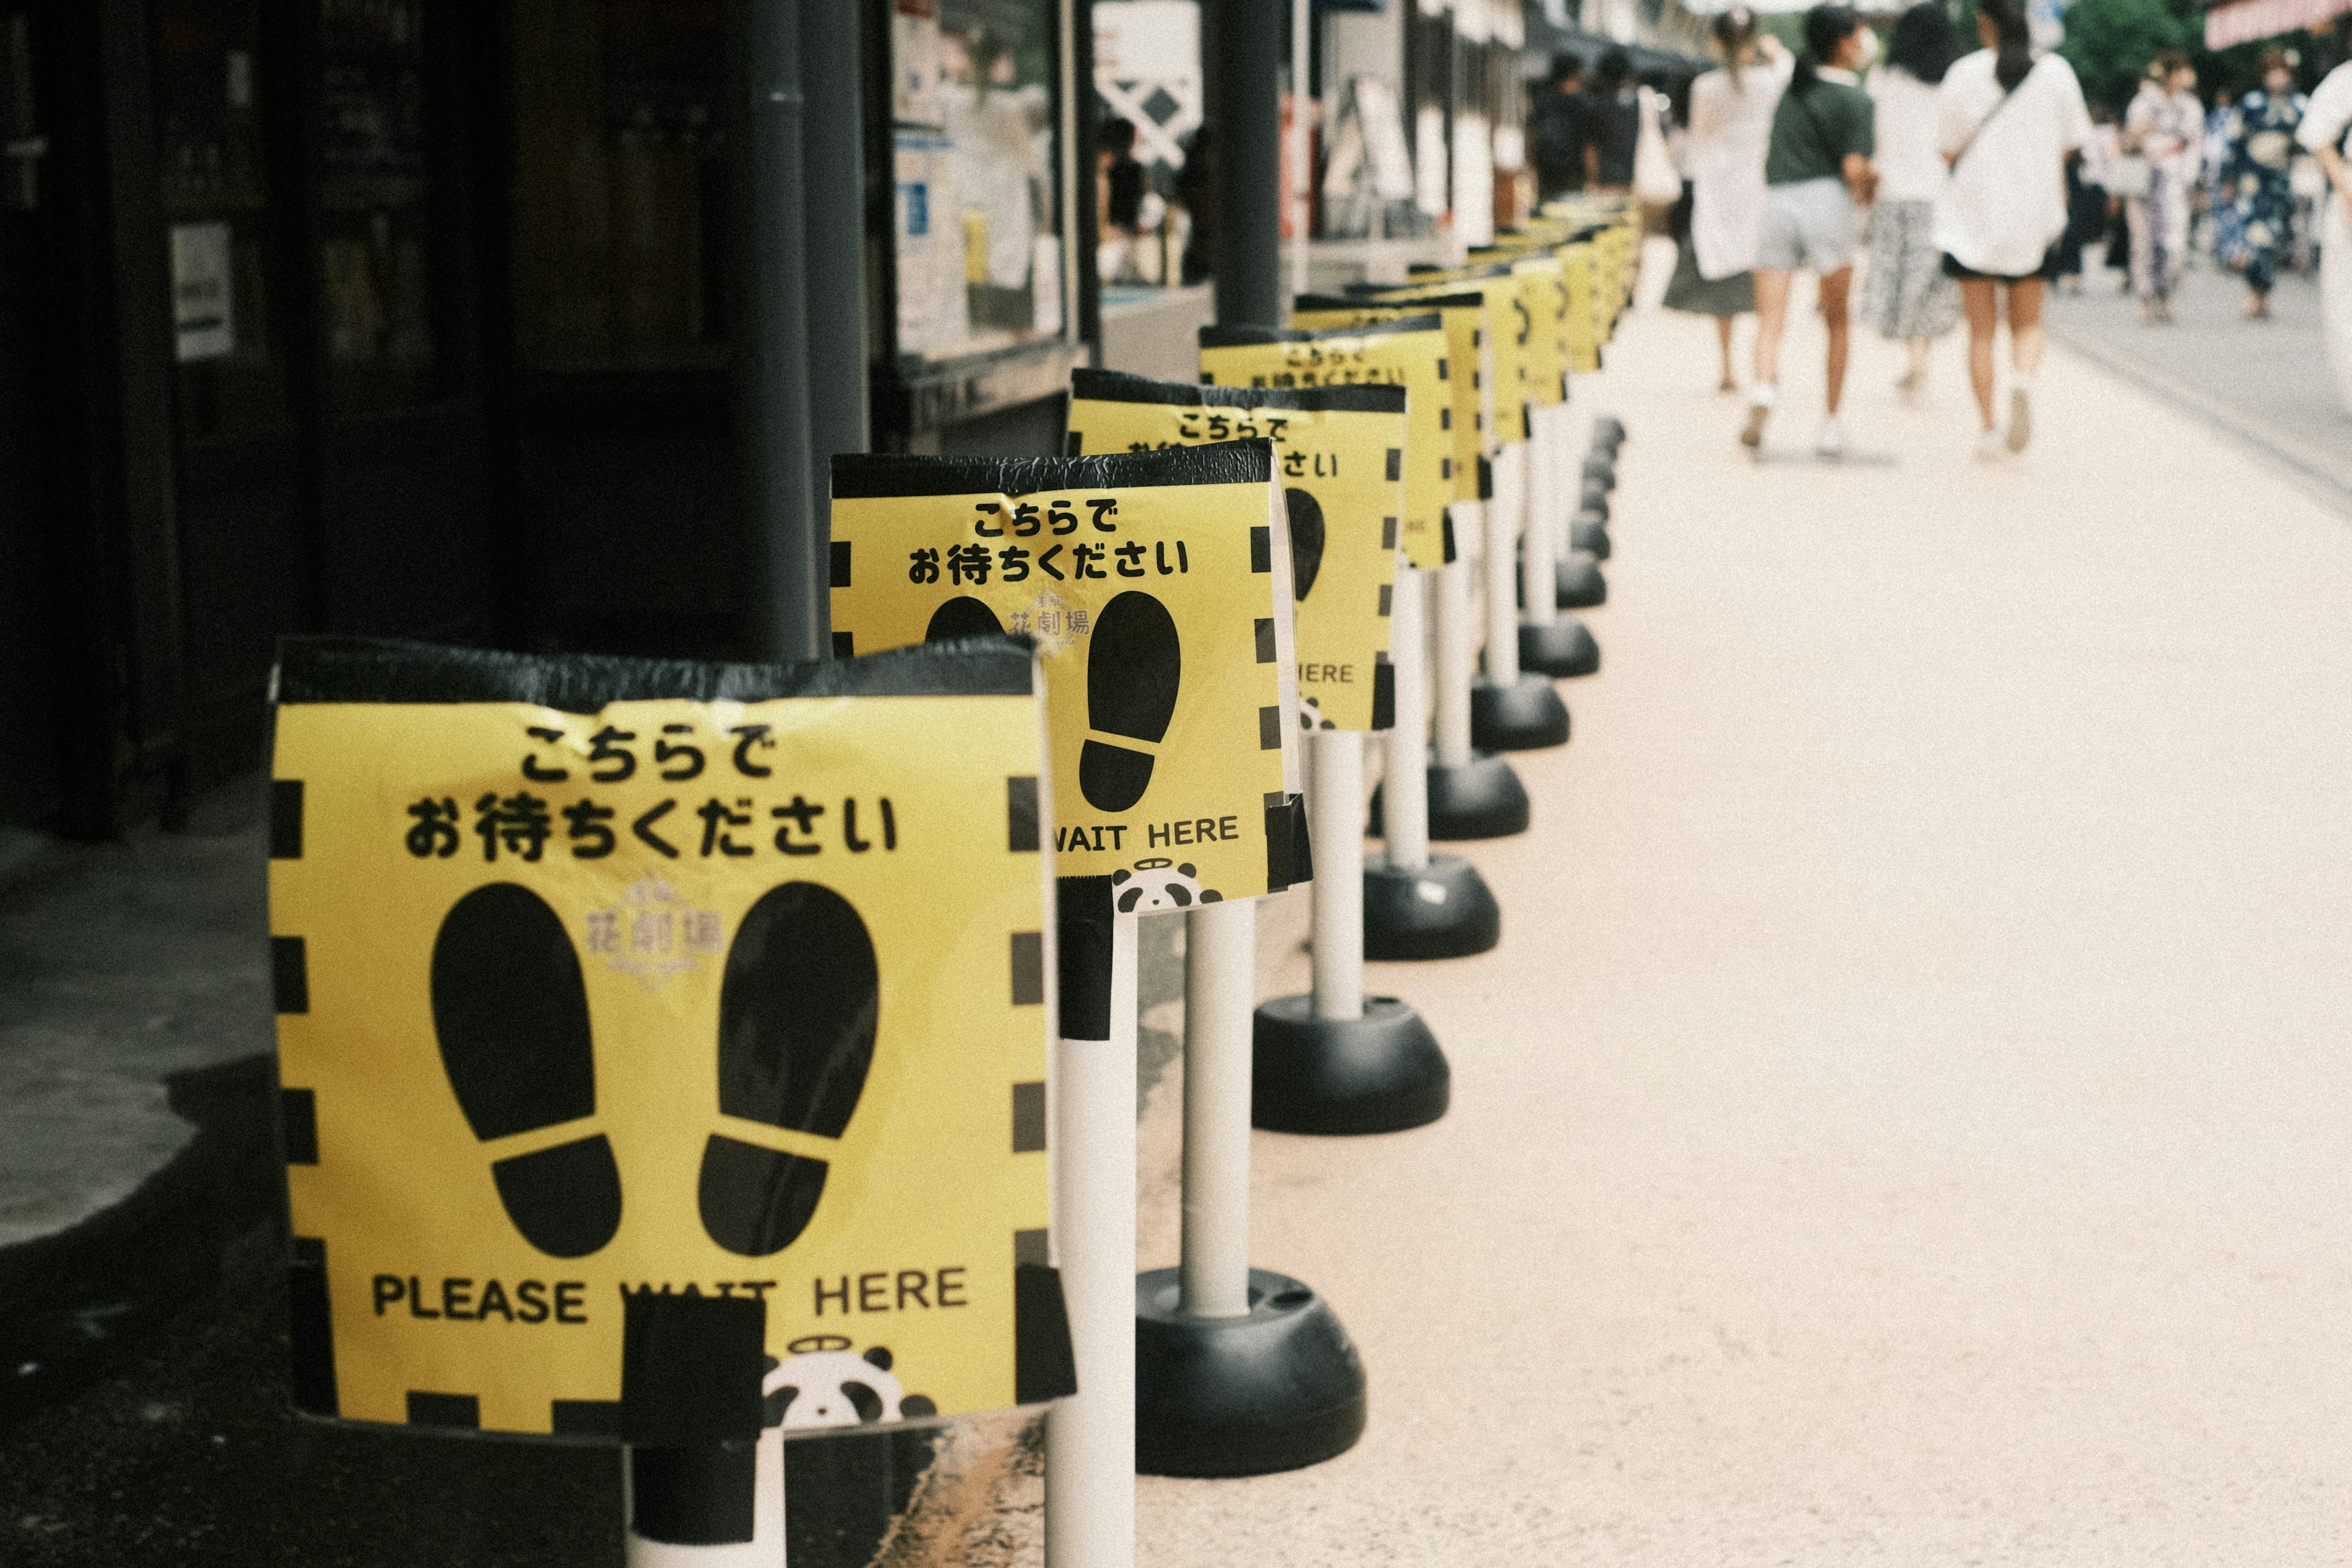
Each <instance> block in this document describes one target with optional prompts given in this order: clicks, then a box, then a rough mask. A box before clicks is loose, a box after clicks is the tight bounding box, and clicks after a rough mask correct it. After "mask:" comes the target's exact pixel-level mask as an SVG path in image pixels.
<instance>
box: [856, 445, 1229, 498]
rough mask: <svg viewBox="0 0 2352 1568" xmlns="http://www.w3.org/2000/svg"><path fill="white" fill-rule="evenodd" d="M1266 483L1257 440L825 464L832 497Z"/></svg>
mask: <svg viewBox="0 0 2352 1568" xmlns="http://www.w3.org/2000/svg"><path fill="white" fill-rule="evenodd" d="M1273 478H1274V443H1273V442H1271V441H1268V440H1265V439H1264V438H1263V437H1260V438H1257V439H1255V440H1244V441H1212V442H1207V443H1204V444H1202V445H1201V446H1198V447H1171V449H1169V450H1167V451H1164V452H1104V453H1099V454H1097V455H1095V456H1092V457H1076V458H917V457H907V456H902V455H898V454H889V455H883V456H876V455H871V454H867V453H863V452H858V453H845V454H843V455H841V456H838V457H836V458H834V459H833V498H834V500H889V499H890V498H892V497H894V496H968V495H1005V496H1025V495H1036V494H1039V493H1040V492H1042V491H1045V490H1115V489H1158V488H1162V487H1166V486H1170V485H1253V484H1254V485H1262V484H1265V483H1266V482H1267V481H1268V480H1270V479H1273Z"/></svg>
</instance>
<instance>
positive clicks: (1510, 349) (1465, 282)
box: [1369, 266, 1534, 447]
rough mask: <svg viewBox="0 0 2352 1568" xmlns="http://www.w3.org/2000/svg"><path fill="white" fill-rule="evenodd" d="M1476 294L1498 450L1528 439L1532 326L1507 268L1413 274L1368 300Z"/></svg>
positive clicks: (1494, 438) (1495, 440) (1419, 270)
mask: <svg viewBox="0 0 2352 1568" xmlns="http://www.w3.org/2000/svg"><path fill="white" fill-rule="evenodd" d="M1472 292H1475V293H1479V294H1483V295H1485V296H1486V324H1487V328H1488V331H1487V332H1486V367H1487V369H1488V370H1489V371H1490V372H1491V373H1492V382H1491V384H1492V388H1493V390H1492V392H1491V394H1490V395H1489V397H1488V400H1487V401H1488V406H1489V407H1490V408H1491V410H1492V412H1493V417H1492V418H1491V419H1490V420H1489V421H1488V427H1489V428H1490V429H1492V430H1493V431H1494V437H1493V440H1494V443H1495V445H1496V446H1498V447H1507V446H1509V445H1510V444H1511V443H1512V442H1514V441H1524V440H1526V439H1527V438H1528V424H1527V397H1528V394H1527V340H1528V331H1530V329H1531V328H1532V326H1533V324H1534V323H1533V322H1532V321H1530V320H1529V318H1528V309H1527V303H1526V301H1525V300H1523V299H1522V298H1521V296H1520V292H1519V284H1518V279H1515V278H1513V277H1512V276H1511V274H1510V269H1509V268H1501V267H1493V266H1487V267H1465V268H1453V269H1450V270H1447V269H1438V268H1428V269H1416V270H1415V271H1414V273H1413V275H1412V282H1411V283H1408V284H1405V285H1402V287H1399V288H1394V289H1381V290H1380V291H1379V292H1378V293H1375V294H1372V295H1370V296H1369V298H1370V299H1374V300H1381V301H1384V302H1396V301H1403V300H1418V299H1423V298H1427V297H1429V296H1432V295H1438V294H1465V293H1472Z"/></svg>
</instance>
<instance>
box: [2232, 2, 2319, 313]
mask: <svg viewBox="0 0 2352 1568" xmlns="http://www.w3.org/2000/svg"><path fill="white" fill-rule="evenodd" d="M2309 102H2310V100H2307V99H2305V97H2304V96H2303V94H2301V93H2299V92H2297V91H2295V90H2294V70H2293V69H2292V68H2289V67H2288V65H2287V63H2286V51H2285V50H2284V49H2275V48H2273V49H2264V50H2263V85H2262V86H2260V87H2258V88H2256V89H2254V90H2253V91H2252V92H2250V93H2248V94H2246V96H2245V97H2243V98H2242V99H2240V100H2238V104H2237V108H2236V110H2235V111H2234V112H2233V113H2232V114H2231V117H2230V130H2229V140H2228V141H2227V142H2225V143H2224V144H2223V152H2222V155H2221V181H2220V183H2219V184H2220V188H2219V189H2217V190H2216V191H2215V192H2214V196H2213V256H2214V258H2215V259H2216V260H2218V261H2220V262H2221V265H2222V266H2224V267H2226V268H2229V269H2230V270H2231V271H2232V272H2235V273H2238V274H2239V275H2240V276H2242V277H2243V278H2244V279H2245V280H2246V303H2245V306H2244V309H2243V310H2242V311H2241V312H2240V313H2241V314H2242V315H2243V316H2245V318H2246V319H2247V320H2249V321H2268V320H2269V319H2270V313H2271V289H2272V287H2273V285H2274V284H2275V283H2276V282H2277V281H2278V268H2279V262H2280V260H2281V258H2284V256H2285V255H2286V254H2287V251H2288V247H2290V246H2291V245H2292V244H2293V243H2294V182H2293V181H2292V180H2290V179H2289V178H2288V175H2289V174H2290V172H2291V170H2292V168H2293V166H2294V133H2295V130H2296V128H2297V127H2299V126H2300V125H2301V124H2302V123H2303V116H2304V110H2305V109H2306V108H2307V107H2308V105H2309Z"/></svg>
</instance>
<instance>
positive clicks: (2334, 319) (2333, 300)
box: [2294, 18, 2352, 414]
mask: <svg viewBox="0 0 2352 1568" xmlns="http://www.w3.org/2000/svg"><path fill="white" fill-rule="evenodd" d="M2340 28H2341V30H2340V32H2339V34H2338V37H2341V38H2342V39H2343V40H2344V42H2345V43H2346V44H2347V46H2352V18H2347V20H2346V21H2344V22H2343V23H2342V24H2340ZM2347 52H2352V51H2347ZM2347 132H2352V59H2347V60H2346V61H2345V62H2344V63H2343V64H2342V65H2340V66H2337V67H2336V68H2335V69H2334V70H2332V71H2329V72H2328V73H2327V76H2326V79H2324V80H2322V81H2321V82H2320V84H2319V88H2318V90H2317V91H2315V92H2314V93H2313V94H2312V95H2311V102H2310V105H2309V106H2308V107H2307V108H2306V109H2305V110H2304V113H2303V124H2302V125H2301V126H2300V127H2299V128H2298V129H2297V130H2296V132H2295V133H2294V135H2295V140H2296V141H2297V142H2301V143H2302V144H2303V145H2304V146H2305V147H2306V148H2308V149H2309V150H2310V151H2311V153H2312V154H2313V155H2314V156H2315V157H2316V158H2317V159H2318V160H2319V166H2320V167H2321V168H2323V169H2325V170H2326V171H2327V184H2328V187H2329V190H2328V195H2327V204H2326V205H2327V214H2326V216H2325V217H2324V218H2322V219H2321V220H2320V241H2319V308H2320V320H2321V331H2324V332H2325V333H2326V337H2327V366H2328V368H2329V369H2330V370H2332V371H2333V372H2335V374H2336V401H2337V402H2338V403H2341V404H2342V405H2344V412H2346V413H2347V414H2352V168H2347V166H2346V163H2345V142H2346V133H2347Z"/></svg>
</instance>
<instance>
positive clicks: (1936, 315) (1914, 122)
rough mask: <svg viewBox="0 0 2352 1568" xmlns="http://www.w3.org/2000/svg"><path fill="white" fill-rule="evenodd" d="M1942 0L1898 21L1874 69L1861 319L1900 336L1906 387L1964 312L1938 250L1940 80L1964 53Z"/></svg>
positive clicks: (1919, 378)
mask: <svg viewBox="0 0 2352 1568" xmlns="http://www.w3.org/2000/svg"><path fill="white" fill-rule="evenodd" d="M1959 52H1960V51H1959V39H1958V37H1957V36H1956V35H1955V34H1954V33H1953V31H1952V24H1951V19H1950V18H1949V17H1948V16H1945V14H1944V7H1943V5H1942V0H1920V4H1918V5H1914V6H1912V7H1911V8H1910V9H1909V10H1907V11H1906V12H1904V13H1903V15H1902V16H1899V17H1897V18H1896V19H1895V32H1894V36H1893V37H1892V38H1891V39H1890V40H1889V41H1888V43H1887V46H1886V63H1885V65H1884V66H1883V67H1881V68H1879V69H1877V70H1875V71H1873V72H1872V73H1871V76H1870V87H1869V89H1868V90H1869V92H1870V96H1871V98H1872V99H1873V100H1874V101H1875V102H1876V103H1877V105H1878V152H1877V154H1876V156H1874V158H1873V159H1872V160H1871V163H1872V166H1873V167H1874V168H1875V169H1876V170H1877V171H1878V199H1877V201H1876V203H1875V204H1874V205H1872V207H1871V209H1870V269H1869V270H1868V271H1867V272H1865V273H1864V275H1863V280H1862V319H1863V320H1864V321H1866V322H1868V323H1869V324H1870V325H1872V326H1874V327H1876V328H1877V329H1878V335H1879V336H1881V337H1883V338H1887V339H1891V340H1895V341H1898V342H1901V343H1902V344H1903V346H1904V348H1905V350H1906V351H1907V353H1908V354H1909V356H1910V359H1909V363H1908V365H1907V367H1906V369H1905V370H1904V372H1903V379H1902V380H1900V381H1898V382H1896V383H1895V385H1896V386H1897V387H1898V388H1900V389H1901V390H1902V391H1903V392H1904V393H1905V394H1906V395H1909V394H1913V393H1916V392H1917V391H1918V390H1919V388H1920V387H1921V386H1922V385H1924V384H1926V383H1927V350H1928V349H1929V347H1930V346H1932V345H1933V344H1934V342H1935V341H1936V340H1937V338H1940V337H1942V336H1943V335H1944V334H1945V333H1946V332H1948V331H1951V330H1952V324H1953V323H1954V322H1955V321H1958V320H1959V319H1960V297H1959V291H1958V289H1955V288H1953V287H1952V280H1951V279H1948V278H1947V277H1945V276H1944V270H1943V259H1944V258H1943V252H1942V251H1940V250H1938V249H1937V248H1936V232H1935V230H1936V198H1937V196H1938V195H1941V194H1942V192H1943V189H1944V154H1943V150H1942V149H1941V148H1940V147H1938V146H1937V142H1936V88H1937V83H1939V82H1941V81H1942V80H1943V79H1944V73H1945V71H1947V70H1948V69H1949V68H1951V64H1952V59H1953V57H1954V56H1956V55H1958V53H1959Z"/></svg>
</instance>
